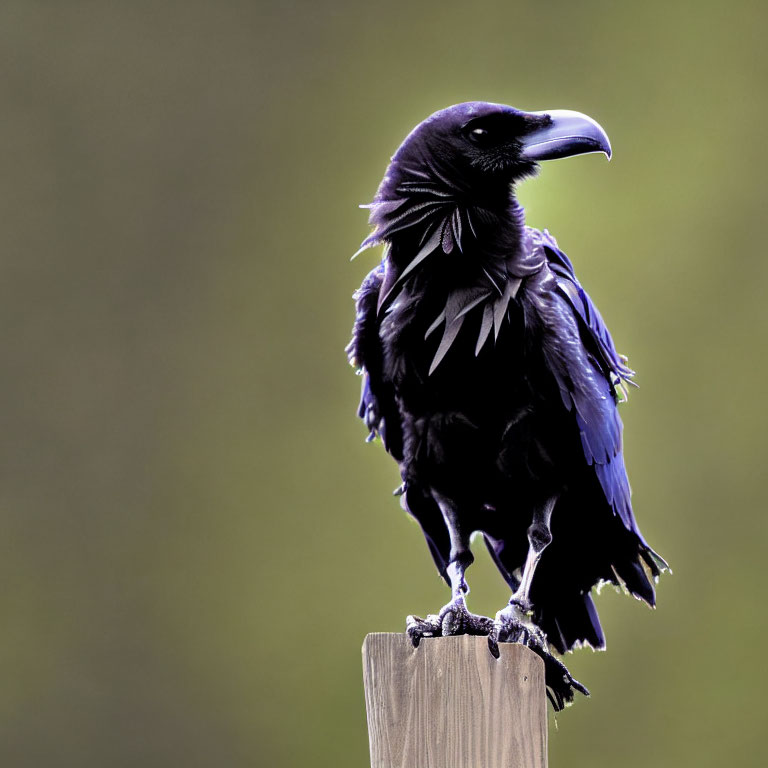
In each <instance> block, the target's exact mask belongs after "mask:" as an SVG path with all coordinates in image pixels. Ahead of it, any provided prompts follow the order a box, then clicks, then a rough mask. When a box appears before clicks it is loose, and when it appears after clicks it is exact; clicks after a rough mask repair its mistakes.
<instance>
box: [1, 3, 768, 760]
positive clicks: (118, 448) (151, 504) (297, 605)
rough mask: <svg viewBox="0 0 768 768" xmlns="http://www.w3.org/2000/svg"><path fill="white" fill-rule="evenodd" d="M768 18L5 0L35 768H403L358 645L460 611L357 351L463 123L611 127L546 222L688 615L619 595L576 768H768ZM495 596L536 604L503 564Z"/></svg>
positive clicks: (564, 9)
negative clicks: (627, 384) (431, 139)
mask: <svg viewBox="0 0 768 768" xmlns="http://www.w3.org/2000/svg"><path fill="white" fill-rule="evenodd" d="M766 22H768V11H766V5H765V4H764V3H762V2H752V3H749V2H735V3H734V2H731V3H712V2H709V3H701V2H699V3H694V2H690V3H685V2H669V1H668V0H665V1H663V2H662V1H660V0H652V1H651V2H646V3H624V4H619V3H611V2H607V1H605V2H585V3H565V2H536V3H534V2H527V3H520V2H511V1H507V2H496V3H493V2H480V3H465V2H453V1H446V0H443V2H437V0H430V2H424V3H414V2H401V1H400V0H391V1H390V2H388V3H380V4H377V5H373V4H371V5H367V4H362V3H353V2H330V3H317V2H314V3H313V2H308V1H307V2H302V1H301V0H295V1H294V2H282V3H268V2H212V0H211V1H209V2H205V3H201V2H183V3H181V2H179V3H170V2H167V3H165V2H141V1H137V0H133V1H132V2H127V1H126V2H84V1H80V0H71V1H70V2H64V3H55V2H38V1H36V0H22V1H19V0H6V2H4V3H3V5H2V8H1V9H0V53H1V55H2V70H1V72H2V74H0V91H1V92H2V101H1V102H0V103H1V104H2V111H1V112H0V211H1V212H2V213H1V216H0V264H1V265H2V268H1V272H0V328H1V329H2V330H1V331H0V339H1V340H0V361H1V362H0V370H1V371H2V374H1V375H0V390H1V391H0V402H1V403H2V405H1V406H0V418H1V422H2V432H1V434H2V438H1V439H0V765H2V766H10V767H12V768H13V767H16V766H19V767H20V768H26V766H30V767H38V766H46V767H47V766H80V767H85V766H88V767H90V766H94V767H95V766H99V767H101V766H111V767H114V768H119V767H120V766H145V767H147V768H148V767H150V766H175V765H183V766H188V767H189V768H196V767H197V766H201V767H202V766H205V767H206V768H208V767H213V766H228V767H229V766H231V767H232V768H240V767H241V766H243V767H244V766H270V767H272V768H288V767H289V766H291V767H292V766H317V767H318V768H320V767H321V766H328V767H329V768H330V767H334V768H345V767H346V766H350V767H352V766H354V767H355V768H359V767H360V766H364V765H366V764H367V760H368V755H367V735H366V728H365V714H364V704H363V696H362V684H361V664H360V646H361V643H362V640H363V637H364V635H365V634H366V633H367V632H370V631H382V630H383V631H399V630H401V629H402V628H403V625H404V617H405V615H406V614H407V613H411V612H414V613H424V612H427V611H432V610H435V609H436V608H438V607H439V606H440V605H442V604H443V602H445V599H446V590H445V588H444V587H443V586H442V584H441V582H440V581H439V579H438V577H437V575H436V573H435V571H434V568H433V566H432V563H431V561H430V558H429V556H428V554H427V550H426V546H425V544H424V542H423V540H422V538H421V534H420V533H419V531H418V529H417V527H416V526H415V524H413V523H412V522H411V521H409V520H408V519H407V518H406V516H405V514H404V513H403V512H402V511H401V510H400V508H399V506H398V504H397V502H396V501H395V500H394V499H392V497H391V496H390V492H391V490H392V489H393V488H394V486H395V485H397V483H398V478H397V473H396V469H395V466H394V464H393V463H392V462H391V460H389V459H388V457H386V456H385V455H384V453H383V451H382V450H381V447H380V446H379V445H373V446H366V445H365V444H364V443H363V437H364V430H363V428H362V425H361V424H359V423H358V422H357V421H356V419H355V417H354V410H355V406H356V401H357V395H358V384H359V380H358V379H357V378H356V377H355V376H354V375H353V372H352V370H351V369H349V368H348V367H347V365H346V362H345V358H344V354H343V351H342V350H343V347H344V345H345V343H346V341H347V336H348V331H349V329H350V326H351V322H352V315H353V307H352V302H351V298H350V297H351V294H352V291H353V289H354V288H355V287H356V286H357V285H358V284H359V282H360V280H361V278H362V277H363V275H364V274H365V273H366V272H367V270H368V269H370V268H371V266H372V265H373V263H374V260H375V258H376V255H375V254H373V253H371V252H368V253H367V254H365V255H363V256H362V257H360V258H359V260H357V261H355V262H354V263H353V264H350V263H349V256H350V254H352V253H353V252H354V251H355V250H356V248H357V245H358V243H359V242H360V240H361V239H362V238H363V237H364V236H365V234H366V231H367V226H366V214H365V212H364V211H360V210H358V208H357V205H358V204H359V203H364V202H367V201H369V200H370V199H371V197H372V195H373V193H374V192H375V189H376V186H377V184H378V182H379V180H380V178H381V176H382V174H383V171H384V168H385V165H386V162H387V159H388V157H389V156H390V155H391V154H392V152H393V151H394V150H395V148H396V147H397V145H398V144H399V142H400V141H401V139H402V138H403V137H404V136H405V134H406V133H407V132H408V130H409V129H410V128H411V127H412V126H413V125H414V124H416V123H417V122H419V121H420V120H421V119H423V118H424V117H425V116H426V115H428V114H429V113H431V112H432V111H434V110H436V109H438V108H441V107H444V106H447V105H448V104H451V103H455V102H458V101H464V100H470V99H486V100H492V101H503V102H507V103H512V104H514V105H516V106H520V107H523V108H528V109H544V108H556V107H557V108H570V109H577V110H581V111H583V112H586V113H588V114H590V115H592V116H594V117H595V118H596V119H598V120H599V121H600V122H601V123H602V124H603V125H604V126H605V127H606V129H607V130H608V133H609V135H610V136H611V139H612V141H613V145H614V151H615V155H614V160H613V161H612V162H611V163H610V165H609V164H607V163H606V162H605V161H604V160H602V159H601V158H600V157H597V156H589V157H582V158H577V159H574V160H569V161H564V162H562V163H550V164H547V165H546V166H545V167H544V168H543V171H542V173H541V175H540V177H539V178H538V179H536V180H534V181H530V182H528V183H527V184H526V185H525V186H524V187H523V188H522V189H521V192H520V194H521V198H522V200H523V202H524V204H525V205H526V207H527V210H528V220H529V222H530V223H532V224H533V225H535V226H540V227H547V228H549V229H550V230H551V231H552V232H553V233H554V234H555V235H556V236H557V238H558V240H559V242H560V244H561V246H562V247H563V248H564V250H565V251H566V252H567V253H568V254H569V255H570V256H571V257H572V258H573V260H574V261H575V263H576V265H577V269H578V273H579V275H580V278H581V280H582V281H583V282H584V283H585V285H586V286H587V287H588V289H589V290H590V292H591V294H592V296H593V297H594V298H595V300H596V301H597V303H598V305H599V306H600V308H601V310H602V312H603V314H604V315H605V317H606V319H607V320H608V322H609V324H610V327H611V329H612V332H613V334H614V337H615V338H616V340H617V343H618V346H619V348H620V350H621V351H623V352H626V353H627V354H629V355H630V362H631V363H632V365H633V367H634V368H636V369H637V371H638V372H639V375H638V381H639V383H640V385H641V389H640V390H639V391H633V392H632V393H631V402H630V404H629V405H628V406H627V407H624V408H623V411H622V412H623V415H624V418H625V422H626V425H627V438H626V452H627V456H628V463H629V467H630V474H631V478H632V483H633V487H634V492H635V496H634V498H635V505H636V511H637V514H638V518H639V520H640V522H641V525H642V527H643V530H644V532H645V533H646V535H647V537H648V538H649V540H650V541H651V542H652V543H653V544H654V546H656V547H657V548H658V549H659V551H660V552H661V553H663V554H664V555H665V556H666V557H667V558H668V559H669V560H670V562H671V563H672V564H673V567H674V570H675V573H674V575H673V576H668V577H665V578H664V579H663V582H662V584H661V585H660V590H659V592H660V595H659V597H660V600H659V608H658V610H657V611H656V612H655V613H653V612H651V611H649V610H647V609H645V608H644V607H642V606H641V605H639V604H638V603H636V602H635V601H634V600H631V599H629V598H625V597H623V596H619V595H617V594H615V593H614V592H612V591H611V590H607V591H605V592H604V593H603V595H602V596H601V597H600V598H599V600H598V605H599V609H600V612H601V616H602V617H603V622H604V625H605V627H606V632H607V636H608V644H609V650H608V652H607V653H604V654H594V653H592V652H590V651H588V650H585V651H581V652H579V653H577V654H575V655H572V656H570V657H569V658H568V663H569V664H570V665H571V669H572V671H573V672H574V674H575V675H576V676H578V677H579V678H581V679H582V680H584V681H585V682H586V683H587V684H588V685H589V687H590V688H591V689H592V692H593V696H592V698H591V699H589V700H582V701H579V702H578V705H577V706H576V707H574V708H572V709H570V710H568V711H567V712H565V713H563V714H562V715H561V716H559V718H558V729H557V730H556V731H555V730H554V729H553V730H552V736H551V742H550V763H551V765H552V766H553V768H557V767H558V766H559V767H560V768H562V767H564V766H568V768H577V767H578V766H591V767H592V768H603V767H606V768H607V767H608V766H611V767H613V766H616V765H621V766H624V767H625V768H631V767H633V766H647V765H649V764H654V765H656V766H670V767H671V766H675V767H677V766H681V765H696V766H722V765H726V764H734V765H740V766H763V765H765V764H766V762H768V748H766V746H765V725H766V720H767V719H768V718H767V713H766V704H765V694H764V692H765V688H766V685H768V670H766V666H768V665H766V663H765V660H764V653H763V648H762V643H763V640H764V638H765V637H766V635H768V619H767V618H766V610H765V600H764V589H765V582H766V578H765V577H766V573H767V571H768V569H767V568H766V545H768V530H766V527H767V526H766V513H765V502H764V489H765V470H764V466H765V453H766V450H765V449H766V435H765V431H766V426H768V425H767V424H766V421H767V419H766V407H765V404H764V400H763V399H762V396H763V393H762V389H763V386H764V378H765V374H766V372H768V371H767V366H766V355H765V344H764V339H765V334H766V330H768V310H767V309H766V301H765V296H766V287H767V286H768V263H767V262H766V258H765V253H764V250H765V248H764V244H763V243H764V238H765V234H764V231H763V222H764V220H765V211H766V204H767V203H768V194H767V193H766V184H765V178H764V174H765V170H766V168H767V167H768V164H767V163H766V159H767V157H766V156H767V154H768V142H766V140H765V130H766V127H765V126H766V121H767V120H768V102H767V101H766V77H767V76H768V53H767V52H766V51H767V49H766V46H765V41H764V35H765V29H766ZM477 554H478V555H479V557H478V562H477V564H476V565H475V566H474V567H473V568H472V570H471V571H470V575H471V583H472V586H473V593H472V600H471V606H472V607H473V608H474V609H475V610H477V611H482V612H490V613H492V612H494V611H495V610H497V609H498V608H499V607H501V606H502V605H503V604H504V602H505V601H506V599H507V597H508V594H507V591H506V588H505V587H504V585H503V584H502V582H501V579H500V577H499V576H498V575H497V574H496V573H495V571H494V569H493V567H492V566H491V565H490V563H489V562H488V558H487V555H485V554H484V553H483V552H482V551H480V549H478V550H477Z"/></svg>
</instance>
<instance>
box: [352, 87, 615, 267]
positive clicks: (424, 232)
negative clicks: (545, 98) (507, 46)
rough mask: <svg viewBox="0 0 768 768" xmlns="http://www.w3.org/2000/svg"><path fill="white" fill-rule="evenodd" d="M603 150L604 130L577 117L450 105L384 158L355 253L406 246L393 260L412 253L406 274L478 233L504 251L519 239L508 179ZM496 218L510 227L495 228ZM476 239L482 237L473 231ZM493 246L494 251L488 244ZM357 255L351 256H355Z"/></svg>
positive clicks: (519, 225)
mask: <svg viewBox="0 0 768 768" xmlns="http://www.w3.org/2000/svg"><path fill="white" fill-rule="evenodd" d="M587 152H603V153H605V154H606V155H607V156H608V157H609V158H610V156H611V145H610V143H609V141H608V137H607V136H606V134H605V131H604V130H603V129H602V128H601V127H600V126H599V125H598V124H597V123H596V122H595V121H594V120H593V119H592V118H591V117H587V116H586V115H583V114H581V113H580V112H571V111H568V110H551V111H547V112H523V111H521V110H519V109H515V108H514V107H508V106H505V105H504V104H490V103H487V102H482V101H470V102H466V103H464V104H456V105H454V106H452V107H448V108H447V109H442V110H440V111H439V112H435V114H433V115H431V116H430V117H428V118H427V119H426V120H424V122H422V123H420V124H419V125H417V126H416V128H414V129H413V131H411V133H410V134H408V136H407V137H406V139H405V141H404V142H403V143H402V144H401V145H400V148H399V149H398V150H397V152H396V153H395V155H394V157H393V158H392V162H391V163H390V164H389V168H388V169H387V173H386V175H385V176H384V179H383V180H382V182H381V184H380V186H379V189H378V192H377V193H376V197H375V199H374V202H373V203H371V204H370V205H369V206H364V207H369V208H370V209H371V214H370V218H369V221H370V223H371V225H372V226H373V228H374V231H373V232H372V233H371V235H369V236H368V237H367V238H366V239H365V240H364V241H363V244H362V247H361V249H360V251H362V250H365V249H366V248H369V247H370V246H372V245H375V244H377V243H382V242H388V243H390V244H392V243H393V242H394V239H399V240H404V241H408V242H409V243H410V245H408V247H406V248H405V249H401V250H403V253H401V254H398V255H397V258H398V259H405V258H410V257H411V256H412V255H413V252H414V248H415V249H416V251H415V252H417V255H416V256H415V257H413V258H412V259H411V261H410V262H409V263H408V264H407V268H406V267H405V266H404V267H403V271H402V273H401V278H400V279H402V278H403V277H405V276H407V275H408V274H409V273H410V271H411V270H412V269H414V268H415V267H416V266H417V265H418V264H419V263H420V262H421V261H422V260H423V259H424V258H426V256H427V255H428V254H430V253H432V252H433V251H434V250H435V249H436V248H437V246H438V245H439V246H440V249H441V250H442V251H443V252H444V253H446V254H448V253H451V252H452V251H453V249H454V248H455V249H456V250H457V251H459V252H461V253H464V251H465V247H468V246H469V245H471V242H472V241H478V239H479V236H478V232H479V231H480V230H482V229H484V228H485V229H486V230H487V229H488V227H487V226H485V224H488V223H489V222H490V224H489V226H490V228H491V229H493V231H494V232H495V233H496V236H497V239H498V237H499V236H501V235H505V236H506V237H507V240H508V242H506V243H502V244H499V243H496V244H495V245H494V244H493V243H491V242H489V241H488V238H487V237H486V238H482V239H483V240H484V243H483V248H484V250H485V251H488V250H489V249H490V250H494V248H495V249H496V250H498V251H499V252H502V253H508V252H509V251H510V249H513V248H514V245H515V241H516V240H519V237H520V233H521V229H522V226H523V222H522V208H520V206H519V205H518V204H517V203H516V202H515V201H514V196H513V192H512V190H513V189H514V184H515V182H517V181H519V180H521V179H523V178H525V177H526V176H530V175H531V174H533V173H534V172H535V171H536V168H537V167H538V166H537V164H538V163H539V162H540V161H542V160H551V159H554V158H558V157H571V156H573V155H581V154H585V153H587ZM503 217H506V219H507V220H508V221H509V222H510V224H511V226H510V227H507V228H506V229H505V228H503V227H499V226H497V224H498V222H499V220H500V219H501V218H503ZM481 234H482V233H481ZM496 246H498V247H496ZM360 251H358V253H360Z"/></svg>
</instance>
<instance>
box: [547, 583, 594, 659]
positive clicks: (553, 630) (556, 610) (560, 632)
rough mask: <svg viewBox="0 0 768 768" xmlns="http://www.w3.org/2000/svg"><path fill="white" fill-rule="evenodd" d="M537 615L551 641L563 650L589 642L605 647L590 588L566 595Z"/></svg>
mask: <svg viewBox="0 0 768 768" xmlns="http://www.w3.org/2000/svg"><path fill="white" fill-rule="evenodd" d="M536 618H537V623H538V624H539V626H540V627H541V628H542V629H543V630H544V632H545V634H546V635H547V639H548V640H549V642H550V643H551V644H552V645H553V646H554V647H555V648H556V649H557V650H558V651H559V652H560V653H565V652H566V651H569V650H571V648H573V647H574V646H575V645H577V644H579V643H588V644H589V645H591V646H592V647H593V648H594V649H595V650H602V649H603V648H605V635H604V634H603V628H602V627H601V626H600V619H599V618H598V616H597V609H596V608H595V604H594V602H593V601H592V596H591V595H590V594H589V592H587V593H585V594H583V595H582V594H571V595H570V596H568V597H564V598H562V599H561V600H560V601H559V602H558V603H557V605H555V606H553V607H549V608H548V610H542V611H541V612H540V614H539V615H538V616H537V617H536Z"/></svg>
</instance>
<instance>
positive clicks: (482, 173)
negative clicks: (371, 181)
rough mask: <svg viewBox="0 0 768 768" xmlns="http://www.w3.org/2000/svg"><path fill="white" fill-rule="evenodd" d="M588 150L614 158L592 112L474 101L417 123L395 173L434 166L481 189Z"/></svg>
mask: <svg viewBox="0 0 768 768" xmlns="http://www.w3.org/2000/svg"><path fill="white" fill-rule="evenodd" d="M587 152H603V153H605V154H606V155H607V156H608V157H609V158H610V156H611V145H610V143H609V141H608V136H607V135H606V134H605V131H604V130H603V129H602V128H601V127H600V126H599V125H598V124H597V123H596V122H595V121H594V120H593V119H592V118H591V117H587V115H583V114H581V113H580V112H571V111H569V110H552V111H545V112H523V111H521V110H519V109H515V108H514V107H508V106H506V105H504V104H490V103H487V102H482V101H470V102H466V103H464V104H456V105H454V106H452V107H448V108H447V109H441V110H440V111H439V112H435V113H434V114H433V115H431V116H430V117H428V118H427V119H426V120H424V122H422V123H420V124H419V125H418V126H416V128H414V130H413V131H411V133H410V134H409V135H408V137H407V138H406V139H405V141H404V142H403V143H402V144H401V146H400V148H399V149H398V150H397V152H396V154H395V156H394V157H393V158H392V166H391V168H390V171H391V172H392V174H391V175H392V176H395V177H399V180H400V181H402V180H406V179H407V178H408V177H410V176H411V172H412V171H415V172H416V173H417V174H418V172H419V171H422V172H427V173H430V170H431V171H432V172H433V173H431V174H430V175H440V176H443V177H444V180H445V182H446V183H447V184H449V185H457V186H460V187H463V188H465V189H466V188H470V189H472V191H475V189H476V187H477V186H478V185H480V186H485V185H488V184H490V185H492V186H493V185H494V183H495V182H503V183H505V184H509V183H513V182H515V181H518V180H520V179H522V178H525V177H526V176H530V175H531V174H532V173H534V172H535V170H536V167H537V166H536V164H537V163H538V162H539V161H541V160H551V159H554V158H558V157H570V156H573V155H581V154H585V153H587Z"/></svg>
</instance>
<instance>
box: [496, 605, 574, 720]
mask: <svg viewBox="0 0 768 768" xmlns="http://www.w3.org/2000/svg"><path fill="white" fill-rule="evenodd" d="M499 643H521V644H522V645H525V646H526V647H528V648H530V649H531V650H532V651H533V652H534V653H535V654H536V655H537V656H539V657H540V658H541V660H542V661H543V662H544V681H545V683H546V685H547V696H548V697H549V700H550V701H551V702H552V706H553V707H554V708H555V712H559V711H560V710H561V709H563V707H565V705H566V704H570V703H571V702H572V701H573V697H574V694H575V692H576V691H579V692H580V693H583V694H584V695H585V696H589V691H588V690H587V689H586V688H585V687H584V686H583V685H582V684H581V683H580V682H579V681H578V680H576V679H575V678H574V677H573V676H572V675H571V673H570V672H569V671H568V668H567V667H566V666H565V664H563V662H562V661H560V660H559V659H556V658H555V657H554V656H553V655H552V654H551V653H550V652H549V648H548V647H547V638H546V636H545V635H544V633H543V632H542V631H541V630H540V629H539V628H538V627H537V626H536V625H535V624H534V623H533V621H532V620H531V617H530V613H529V612H528V611H526V610H524V609H523V607H521V606H520V605H518V604H517V603H514V602H512V603H510V604H509V605H508V606H507V607H506V608H504V609H503V610H501V611H499V612H498V613H497V614H496V621H494V622H493V628H492V629H491V631H490V633H489V634H488V647H489V648H490V650H491V653H492V654H493V655H494V656H495V657H496V658H497V659H498V658H499Z"/></svg>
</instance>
